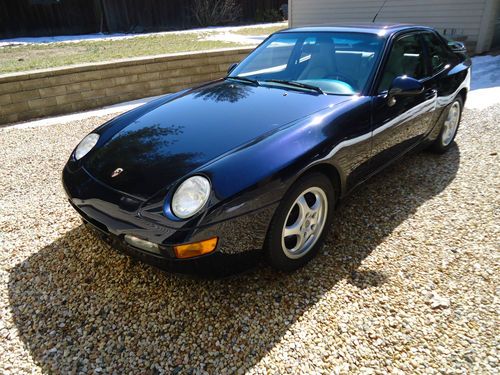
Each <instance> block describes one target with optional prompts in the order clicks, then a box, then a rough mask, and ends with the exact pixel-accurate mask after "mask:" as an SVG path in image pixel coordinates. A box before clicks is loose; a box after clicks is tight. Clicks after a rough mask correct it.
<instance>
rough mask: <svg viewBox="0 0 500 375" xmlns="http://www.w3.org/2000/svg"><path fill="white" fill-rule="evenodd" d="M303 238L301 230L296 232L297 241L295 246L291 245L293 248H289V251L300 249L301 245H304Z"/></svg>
mask: <svg viewBox="0 0 500 375" xmlns="http://www.w3.org/2000/svg"><path fill="white" fill-rule="evenodd" d="M305 240H306V239H305V238H304V236H303V234H302V233H301V232H299V233H298V234H297V243H296V244H295V246H294V247H293V249H290V252H292V253H293V252H295V251H297V250H300V249H301V248H302V246H303V245H304V242H305Z"/></svg>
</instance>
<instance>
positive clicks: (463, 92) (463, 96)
mask: <svg viewBox="0 0 500 375" xmlns="http://www.w3.org/2000/svg"><path fill="white" fill-rule="evenodd" d="M458 96H460V97H461V98H462V101H463V103H462V104H464V105H465V101H466V100H467V88H466V87H464V88H463V89H462V90H460V91H459V92H458Z"/></svg>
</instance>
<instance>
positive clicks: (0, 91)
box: [0, 48, 252, 124]
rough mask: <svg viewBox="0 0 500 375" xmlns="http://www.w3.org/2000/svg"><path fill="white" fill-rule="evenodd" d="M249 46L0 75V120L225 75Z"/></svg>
mask: <svg viewBox="0 0 500 375" xmlns="http://www.w3.org/2000/svg"><path fill="white" fill-rule="evenodd" d="M250 51H252V48H236V49H234V48H232V49H220V50H212V51H202V52H188V53H176V54H169V55H162V56H154V57H141V58H133V59H127V60H120V61H116V62H107V63H106V62H105V63H98V64H85V65H77V66H71V67H63V68H54V69H46V70H38V71H32V72H22V73H13V74H4V75H0V124H8V123H14V122H19V121H26V120H30V119H33V118H40V117H45V116H53V115H59V114H64V113H71V112H77V111H82V110H87V109H92V108H99V107H102V106H106V105H110V104H115V103H120V102H124V101H128V100H134V99H139V98H144V97H148V96H155V95H161V94H165V93H169V92H176V91H179V90H182V89H184V88H187V87H192V86H196V85H198V84H201V83H203V82H207V81H210V80H214V79H217V78H220V77H223V76H224V75H225V74H226V70H227V68H228V66H229V65H230V64H231V63H233V62H239V61H241V60H242V59H243V58H244V57H245V56H246V55H248V53H249V52H250Z"/></svg>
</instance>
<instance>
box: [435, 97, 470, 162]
mask: <svg viewBox="0 0 500 375" xmlns="http://www.w3.org/2000/svg"><path fill="white" fill-rule="evenodd" d="M455 103H458V105H459V106H460V111H459V117H458V125H457V127H456V130H455V133H454V134H453V137H452V138H451V140H450V141H449V142H447V143H446V144H445V142H444V141H443V137H444V134H445V126H444V123H445V121H446V119H447V118H448V114H449V112H450V110H451V108H452V107H453V105H454V104H455ZM463 108H464V101H463V99H462V97H461V96H457V97H456V98H455V99H454V100H453V102H452V103H451V104H450V105H449V107H448V108H447V109H446V111H447V112H446V115H445V116H443V119H442V121H441V130H440V132H439V135H438V137H437V138H436V140H435V141H434V142H433V143H432V144H431V145H430V146H429V150H430V151H432V152H434V153H436V154H444V153H445V152H446V151H448V150H449V149H450V148H451V147H452V146H453V142H454V141H455V137H456V136H457V133H458V128H459V127H460V121H461V120H462V111H463Z"/></svg>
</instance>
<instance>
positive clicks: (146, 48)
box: [0, 25, 285, 73]
mask: <svg viewBox="0 0 500 375" xmlns="http://www.w3.org/2000/svg"><path fill="white" fill-rule="evenodd" d="M284 27H285V25H284V26H283V27H259V28H251V29H242V30H238V31H235V32H234V33H237V34H240V35H268V34H270V33H272V32H274V31H276V30H278V29H280V28H284ZM216 33H218V31H207V32H206V33H202V34H200V33H182V34H159V35H148V36H140V37H136V38H130V39H121V40H111V41H82V42H75V43H48V44H38V45H34V44H31V45H26V46H8V47H0V73H10V72H20V71H26V70H34V69H44V68H52V67H57V66H64V65H73V64H82V63H92V62H101V61H110V60H116V59H122V58H128V57H139V56H151V55H160V54H165V53H174V52H188V51H200V50H209V49H216V48H228V47H242V46H243V45H242V44H239V43H231V42H224V41H216V40H214V41H212V40H202V39H203V38H204V37H206V36H208V35H212V34H216Z"/></svg>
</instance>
